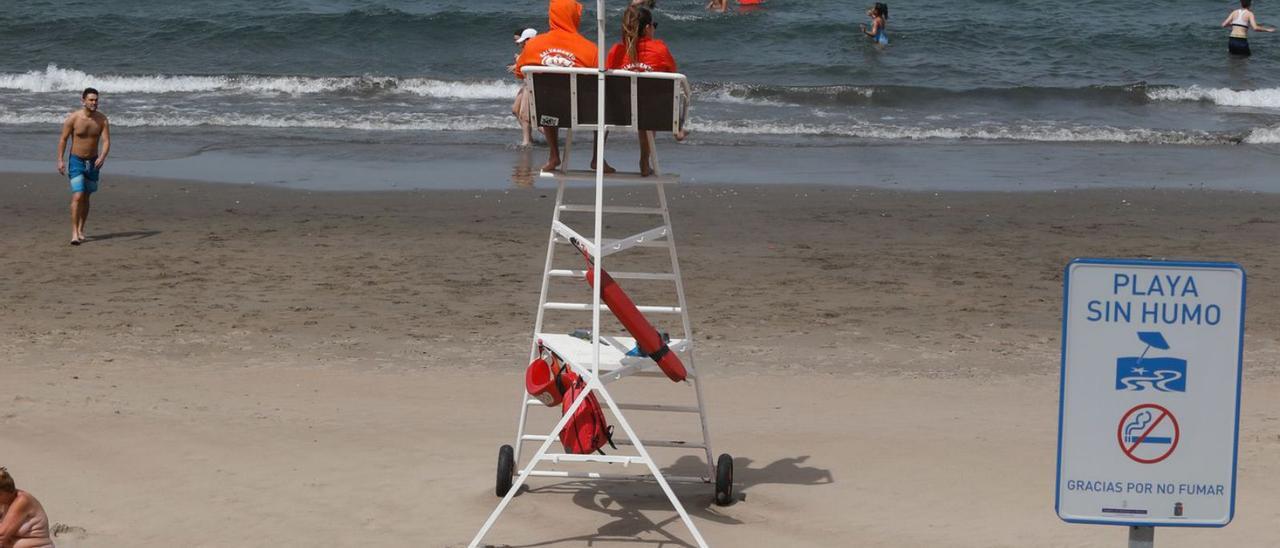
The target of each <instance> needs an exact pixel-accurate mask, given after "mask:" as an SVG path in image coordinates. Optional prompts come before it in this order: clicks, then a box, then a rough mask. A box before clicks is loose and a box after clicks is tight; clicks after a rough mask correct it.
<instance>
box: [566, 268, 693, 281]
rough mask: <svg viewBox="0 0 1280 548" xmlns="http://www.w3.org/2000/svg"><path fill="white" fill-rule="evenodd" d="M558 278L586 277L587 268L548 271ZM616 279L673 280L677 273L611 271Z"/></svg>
mask: <svg viewBox="0 0 1280 548" xmlns="http://www.w3.org/2000/svg"><path fill="white" fill-rule="evenodd" d="M547 274H548V275H550V276H553V277H557V278H585V277H587V271H586V270H562V269H555V270H552V271H550V272H548V273H547ZM609 276H612V277H613V279H615V280H672V281H674V280H675V279H676V275H675V274H672V273H670V272H610V273H609Z"/></svg>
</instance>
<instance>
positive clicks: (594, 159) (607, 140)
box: [591, 131, 617, 173]
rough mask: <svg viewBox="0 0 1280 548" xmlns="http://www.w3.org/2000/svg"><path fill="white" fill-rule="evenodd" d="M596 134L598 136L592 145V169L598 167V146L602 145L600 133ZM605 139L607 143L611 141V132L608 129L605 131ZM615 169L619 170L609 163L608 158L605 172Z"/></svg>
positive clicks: (605, 162) (611, 171) (605, 163)
mask: <svg viewBox="0 0 1280 548" xmlns="http://www.w3.org/2000/svg"><path fill="white" fill-rule="evenodd" d="M595 136H596V138H595V140H594V141H592V143H593V146H592V147H591V169H595V168H596V148H598V147H599V146H600V134H599V133H596V134H595ZM604 141H605V142H606V143H607V142H609V132H608V131H605V132H604ZM615 171H617V170H616V169H613V166H611V165H609V161H608V160H605V161H604V172H605V173H613V172H615Z"/></svg>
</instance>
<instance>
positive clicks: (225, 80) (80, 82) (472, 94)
mask: <svg viewBox="0 0 1280 548" xmlns="http://www.w3.org/2000/svg"><path fill="white" fill-rule="evenodd" d="M87 87H93V88H97V89H98V90H100V91H102V92H103V93H139V94H164V93H209V92H214V93H226V94H257V95H261V94H285V95H307V94H318V93H330V94H362V95H367V94H376V93H405V94H411V95H416V96H421V97H432V98H439V99H463V100H468V99H470V100H484V99H510V98H511V97H513V96H515V93H516V90H517V89H518V87H517V84H516V83H515V82H514V81H503V80H480V81H448V80H436V79H431V78H396V77H389V76H337V77H318V76H248V75H243V76H242V75H233V76H198V75H137V76H135V75H110V74H108V75H95V74H89V73H86V72H82V71H79V70H75V69H64V68H59V67H58V66H57V65H53V64H50V65H49V66H48V67H47V68H45V70H43V71H29V72H25V73H7V74H0V89H8V90H17V91H26V92H33V93H51V92H66V91H74V92H79V91H81V90H83V89H84V88H87Z"/></svg>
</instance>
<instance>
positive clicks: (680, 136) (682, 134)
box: [676, 129, 689, 141]
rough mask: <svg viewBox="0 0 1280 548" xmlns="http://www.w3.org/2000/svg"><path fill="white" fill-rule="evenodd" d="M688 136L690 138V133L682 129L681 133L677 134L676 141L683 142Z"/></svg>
mask: <svg viewBox="0 0 1280 548" xmlns="http://www.w3.org/2000/svg"><path fill="white" fill-rule="evenodd" d="M688 136H689V131H688V130H685V129H681V130H680V131H677V132H676V141H683V140H684V138H685V137H688Z"/></svg>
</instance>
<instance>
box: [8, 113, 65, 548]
mask: <svg viewBox="0 0 1280 548" xmlns="http://www.w3.org/2000/svg"><path fill="white" fill-rule="evenodd" d="M74 116H75V115H74V114H73V115H69V116H67V120H66V121H65V122H62V135H60V136H59V137H58V173H61V174H63V175H66V174H67V139H68V138H70V137H71V128H72V127H73V126H74V125H75V119H74ZM0 548H3V546H2V545H0Z"/></svg>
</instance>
